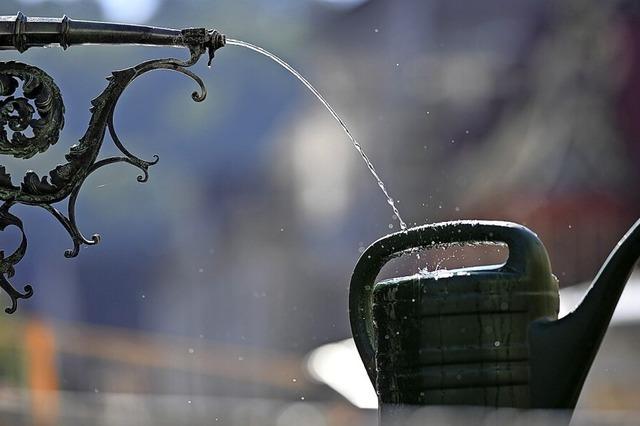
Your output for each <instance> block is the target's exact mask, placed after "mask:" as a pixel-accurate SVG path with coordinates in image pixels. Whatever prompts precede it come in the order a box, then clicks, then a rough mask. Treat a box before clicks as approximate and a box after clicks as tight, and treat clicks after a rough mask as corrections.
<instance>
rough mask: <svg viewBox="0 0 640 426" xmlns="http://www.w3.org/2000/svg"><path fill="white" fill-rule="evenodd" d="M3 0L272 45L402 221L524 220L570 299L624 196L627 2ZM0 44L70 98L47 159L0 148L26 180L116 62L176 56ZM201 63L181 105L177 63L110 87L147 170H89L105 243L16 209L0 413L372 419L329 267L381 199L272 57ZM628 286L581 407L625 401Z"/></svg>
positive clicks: (89, 420)
mask: <svg viewBox="0 0 640 426" xmlns="http://www.w3.org/2000/svg"><path fill="white" fill-rule="evenodd" d="M19 10H20V11H22V12H23V13H25V14H26V15H28V16H48V17H61V16H62V15H63V14H66V15H68V16H70V17H72V18H74V19H91V20H108V21H119V22H130V23H138V24H148V25H156V26H166V27H172V28H185V27H200V26H201V27H207V28H216V29H218V30H220V31H222V32H224V33H225V34H227V35H228V36H230V37H233V38H237V39H241V40H246V41H248V42H251V43H254V44H258V45H260V46H262V47H264V48H266V49H269V50H271V51H273V52H275V53H276V54H278V55H279V56H281V57H283V58H284V59H286V60H287V61H289V62H290V63H291V64H292V65H293V66H294V67H296V68H297V69H298V70H300V71H301V72H302V73H303V74H304V75H305V76H306V77H307V78H308V79H309V80H310V81H311V82H312V83H313V84H315V85H316V87H317V88H318V89H319V90H320V92H322V93H323V94H324V95H325V96H326V98H327V99H328V101H329V102H330V103H332V105H333V106H334V107H335V109H336V110H337V111H338V113H339V114H341V116H342V117H343V119H344V120H345V121H346V123H347V124H348V125H349V126H350V128H351V130H352V131H353V133H354V135H355V136H356V138H358V140H359V141H360V142H361V144H362V146H363V147H364V149H365V150H366V152H367V153H368V155H369V157H370V158H371V160H372V161H373V163H374V165H375V166H376V168H377V171H378V173H379V174H380V176H381V178H382V179H383V180H384V182H385V184H386V186H387V188H388V189H389V191H390V193H391V195H392V196H393V197H394V198H395V199H396V200H397V205H398V207H399V210H400V213H401V216H402V217H403V219H405V221H407V222H408V223H409V224H410V225H413V224H424V223H429V222H435V221H442V220H452V219H460V218H469V219H471V218H473V219H500V220H511V221H515V222H519V223H523V224H525V225H526V226H528V227H530V228H531V229H532V230H534V231H535V232H537V233H538V235H539V236H540V238H541V239H542V241H543V242H544V243H545V245H546V247H547V249H548V251H549V253H550V257H551V261H552V265H553V270H554V273H555V274H556V275H557V276H558V278H559V280H560V284H561V286H562V287H569V286H576V285H577V286H578V287H573V288H571V289H567V290H566V291H565V290H563V291H564V293H563V310H564V312H566V311H567V310H569V309H571V307H572V306H573V305H575V303H577V302H578V301H579V300H580V297H581V291H582V290H583V289H586V286H585V283H587V282H589V281H590V280H591V279H592V278H593V277H594V275H595V274H596V272H597V270H598V269H599V267H600V265H601V264H602V263H603V262H604V260H605V258H606V256H607V254H608V253H609V251H610V250H611V249H612V248H613V246H614V245H615V243H616V241H617V240H618V239H619V238H620V237H621V236H622V235H623V234H624V232H625V231H626V229H628V228H629V226H631V224H632V223H633V222H634V221H635V220H636V219H638V217H640V190H639V185H638V181H639V179H640V167H639V164H640V143H639V142H638V140H639V138H640V3H638V2H637V1H632V0H616V1H606V2H603V1H583V0H569V1H563V2H552V1H539V0H519V1H513V0H483V1H479V2H462V1H450V0H368V1H367V0H268V1H267V0H224V1H223V0H219V1H207V0H188V1H187V0H182V1H178V0H89V1H85V0H82V1H80V0H64V1H63V0H58V1H51V0H49V1H47V0H44V1H43V0H21V1H16V0H3V1H2V3H1V6H0V14H2V15H14V14H15V13H17V12H18V11H19ZM2 54H3V60H20V61H24V62H27V63H29V64H32V65H35V66H38V67H41V68H42V69H44V70H45V71H46V72H47V73H49V74H50V75H51V76H52V77H53V78H54V79H55V80H56V82H57V83H58V85H59V86H60V88H61V90H62V94H63V96H64V99H65V105H66V111H67V112H66V115H65V121H66V124H65V129H64V132H63V137H62V138H61V140H60V142H59V143H58V144H57V145H56V146H54V147H53V148H52V149H50V150H49V151H47V153H46V154H43V155H40V156H37V157H35V158H34V159H31V160H27V161H21V162H19V161H9V160H8V159H7V160H6V161H5V159H4V158H3V159H2V163H3V164H7V166H8V168H9V169H10V170H11V171H12V173H13V174H15V175H20V174H22V173H24V171H25V170H27V169H34V170H36V171H39V172H40V173H41V174H42V172H46V171H48V170H49V169H51V168H52V166H54V165H55V164H57V163H59V162H62V159H63V155H64V153H65V152H66V151H67V149H68V147H69V146H70V145H72V144H73V143H75V142H76V141H77V139H78V138H80V137H81V135H82V134H83V133H84V131H85V129H86V126H87V123H88V119H89V111H88V108H89V105H90V103H89V102H90V100H91V99H92V98H93V97H95V96H97V95H98V94H99V93H100V92H101V90H103V88H104V87H105V86H106V81H105V80H104V77H105V76H107V75H108V74H109V73H110V72H111V71H112V70H115V69H120V68H125V67H128V66H132V65H135V64H137V63H139V62H141V61H143V60H145V59H150V58H159V57H167V56H178V57H185V56H186V55H187V52H185V51H182V50H179V49H163V48H149V47H124V46H120V47H104V46H89V47H86V46H75V47H72V48H69V49H68V50H66V51H63V50H62V49H58V48H55V49H31V50H29V51H27V52H26V53H24V54H18V53H16V52H3V53H2ZM194 71H195V72H196V73H198V74H199V75H200V76H202V77H203V79H204V80H205V83H206V84H207V87H208V91H209V96H208V98H207V100H206V101H205V102H203V103H195V102H193V101H192V100H191V97H190V94H191V92H192V90H193V89H194V87H193V82H191V81H190V80H188V79H186V78H184V77H183V76H181V75H179V74H175V73H169V72H156V73H151V74H149V75H147V76H145V77H142V78H141V79H139V80H137V81H136V82H135V83H134V84H133V85H132V86H131V87H130V88H129V89H127V91H126V92H125V95H124V96H123V98H122V99H121V101H120V103H119V106H118V109H117V111H116V115H115V121H116V127H117V128H118V131H119V135H120V137H121V139H122V140H123V142H124V143H125V145H126V146H127V147H128V148H129V149H130V150H131V151H133V152H134V153H136V154H139V155H140V156H141V157H142V158H151V157H152V155H153V154H158V155H159V156H160V162H159V163H158V165H156V166H154V167H152V169H151V177H150V181H149V182H148V183H146V184H143V185H141V184H138V183H137V182H136V179H135V178H136V176H137V174H138V171H137V170H135V169H133V168H131V167H129V166H120V165H114V166H112V167H110V168H104V169H102V171H101V172H99V173H96V174H95V175H93V176H92V177H91V178H90V179H89V180H88V181H87V183H86V185H85V186H84V189H83V191H82V192H81V194H80V199H79V202H78V213H77V216H78V221H79V225H80V227H81V228H82V230H83V231H84V232H85V233H86V234H88V235H91V234H92V233H94V232H99V233H100V234H101V235H102V242H101V243H100V244H99V245H97V246H94V247H88V248H84V249H83V250H82V252H81V253H80V255H79V257H77V258H75V259H71V260H69V259H65V258H64V256H63V252H64V250H65V249H66V248H68V247H69V246H70V244H71V242H70V241H69V238H68V236H67V235H66V234H65V231H64V229H62V227H61V226H59V224H58V223H57V222H55V221H54V220H52V218H51V217H50V216H47V213H46V212H44V211H43V210H38V209H34V208H29V207H20V206H18V207H16V208H15V211H16V212H17V214H19V215H20V216H21V217H23V218H24V221H25V227H26V232H27V235H28V237H29V251H28V254H27V257H26V258H25V260H24V261H23V262H22V263H21V264H19V265H18V270H17V274H16V277H15V278H14V279H13V280H12V281H13V282H15V283H16V284H17V285H18V286H20V287H21V286H22V283H26V282H29V283H32V284H33V286H34V290H35V295H34V296H33V298H32V299H30V300H28V301H24V302H23V303H21V304H20V307H19V310H18V313H17V314H15V315H13V316H8V315H4V314H3V315H2V316H1V321H0V422H1V424H6V425H20V424H25V425H26V424H36V425H75V424H77V425H86V424H97V425H124V424H132V425H133V424H135V425H147V424H149V425H165V424H166V425H183V424H184V425H212V424H224V425H239V426H240V425H242V426H244V425H277V426H287V425H310V426H315V425H319V426H320V425H369V424H373V423H374V422H375V419H376V412H375V410H372V409H371V408H373V407H375V404H376V401H375V395H374V393H373V388H372V387H371V385H370V383H369V382H368V380H367V378H366V375H365V373H364V369H363V367H362V366H361V364H360V363H359V360H358V358H357V355H356V353H355V351H354V347H353V343H352V341H350V340H345V339H348V338H350V337H351V333H350V329H349V324H348V315H347V299H348V283H349V279H350V274H351V271H352V268H353V267H354V265H355V263H356V261H357V259H358V256H359V254H360V253H361V252H362V251H363V250H364V248H365V247H366V246H368V245H369V244H370V243H371V242H373V241H374V240H376V239H377V238H379V237H381V236H383V235H385V234H387V233H389V232H391V231H395V230H398V229H399V228H398V227H399V222H398V220H397V218H396V217H394V216H393V213H392V211H391V209H390V208H389V206H388V205H387V203H386V200H385V198H384V196H383V195H382V193H381V192H380V190H379V188H378V186H377V185H376V183H375V181H374V179H373V178H372V176H371V175H370V174H369V172H368V170H367V167H366V166H365V165H364V164H363V163H362V161H361V159H360V157H359V155H358V154H357V152H356V151H355V150H354V149H353V147H352V146H351V144H350V142H349V140H348V139H347V138H346V136H345V134H344V133H342V131H341V129H340V128H339V127H338V126H337V124H336V122H335V121H334V120H333V119H332V118H331V116H330V115H329V114H328V113H327V111H326V110H324V109H323V107H322V106H321V104H320V103H319V102H318V101H317V100H316V99H314V98H313V97H312V96H310V94H309V92H308V91H306V90H305V88H304V87H303V86H302V85H301V84H300V83H299V82H298V81H296V80H295V79H294V78H293V77H292V76H291V75H288V74H287V73H286V72H285V70H283V69H282V68H280V67H278V66H277V65H276V64H275V63H273V62H271V61H269V60H268V59H267V58H265V57H262V56H259V55H257V54H255V53H253V52H251V51H249V50H246V49H241V48H239V47H233V46H228V47H226V48H224V49H222V50H221V51H219V52H218V53H217V54H216V58H215V60H214V63H213V67H212V68H211V69H208V68H207V67H206V64H204V61H203V63H200V64H198V65H197V66H196V67H194ZM113 150H114V148H113V147H112V144H111V143H110V142H109V141H106V142H105V152H107V153H108V152H115V151H113ZM1 237H2V238H3V239H5V240H8V239H7V236H5V235H3V236H1ZM14 237H15V235H14ZM9 239H10V238H9ZM3 241H4V240H3ZM10 243H11V242H10ZM11 247H12V246H11ZM425 259H427V260H425ZM440 260H442V259H440ZM444 260H445V262H444V263H442V262H439V261H438V262H436V261H435V260H434V259H432V258H431V259H430V258H429V257H428V256H427V257H423V259H422V260H417V259H415V258H411V261H409V262H405V263H404V264H398V265H397V267H395V268H394V267H391V268H387V269H388V270H385V275H386V276H397V275H402V274H405V273H413V272H415V270H416V269H417V268H422V267H425V266H429V267H430V268H433V267H434V266H433V265H434V264H439V265H440V267H451V266H456V265H457V266H460V265H465V261H466V259H465V258H464V257H463V256H457V258H456V259H444ZM427 261H429V262H432V264H429V265H428V264H426V263H425V262H427ZM628 293H629V294H627V296H625V298H624V299H623V301H622V305H621V308H620V309H619V311H618V313H617V314H616V318H615V319H614V322H613V324H612V327H611V329H610V331H609V333H608V335H607V337H606V339H605V341H604V344H603V348H602V350H601V352H600V355H599V356H598V358H597V359H596V362H595V364H594V367H593V369H592V374H591V375H590V377H589V379H588V381H587V385H586V387H585V390H584V392H583V395H582V398H581V400H580V409H581V410H583V411H584V412H600V411H603V410H604V411H603V412H605V413H606V412H615V413H620V412H626V411H630V410H631V411H633V410H637V406H638V401H640V386H639V385H638V383H640V369H639V368H637V367H638V359H639V357H638V355H640V344H639V342H640V340H639V339H638V337H639V335H640V334H639V333H640V329H639V327H638V326H639V324H640V323H639V321H640V303H638V297H636V296H633V295H634V294H637V293H640V282H638V280H637V279H634V280H633V281H632V283H631V284H630V288H629V291H628ZM3 303H8V301H6V300H5V301H4V302H3ZM607 410H608V411H607ZM301 419H303V420H301ZM434 424H435V423H434Z"/></svg>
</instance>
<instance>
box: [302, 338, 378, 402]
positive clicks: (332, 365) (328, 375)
mask: <svg viewBox="0 0 640 426" xmlns="http://www.w3.org/2000/svg"><path fill="white" fill-rule="evenodd" d="M307 368H308V370H309V373H310V374H311V377H313V378H314V379H315V380H317V381H319V382H322V383H325V384H327V385H328V386H329V387H331V388H332V389H333V390H335V391H336V392H338V393H339V394H340V395H342V396H344V397H345V398H346V399H347V400H348V401H349V402H351V403H352V404H353V405H355V406H356V407H358V408H378V397H377V396H376V393H375V391H374V390H373V386H372V385H371V382H370V381H369V376H367V371H366V370H365V369H364V365H363V364H362V361H361V360H360V355H358V350H357V349H356V344H355V343H354V341H353V339H346V340H341V341H339V342H336V343H330V344H328V345H323V346H320V347H319V348H317V349H315V350H314V351H313V352H311V354H310V355H309V358H308V360H307Z"/></svg>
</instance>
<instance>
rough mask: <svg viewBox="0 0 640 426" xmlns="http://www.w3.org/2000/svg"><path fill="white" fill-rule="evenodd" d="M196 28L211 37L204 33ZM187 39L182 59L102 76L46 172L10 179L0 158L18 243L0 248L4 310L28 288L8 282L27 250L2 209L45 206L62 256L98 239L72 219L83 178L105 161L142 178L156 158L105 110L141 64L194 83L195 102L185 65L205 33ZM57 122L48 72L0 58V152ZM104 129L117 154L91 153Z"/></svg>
mask: <svg viewBox="0 0 640 426" xmlns="http://www.w3.org/2000/svg"><path fill="white" fill-rule="evenodd" d="M187 31H188V30H187ZM185 34H186V33H185ZM198 34H203V35H204V36H206V37H210V36H211V34H206V33H204V32H199V33H198ZM185 39H187V37H186V35H185ZM188 40H190V41H191V43H192V44H189V45H188V47H189V50H190V52H191V57H190V58H189V59H188V60H185V61H183V60H179V59H172V58H169V59H157V60H150V61H146V62H142V63H140V64H138V65H136V66H134V67H131V68H126V69H123V70H119V71H114V72H112V73H111V75H110V76H109V77H107V80H108V81H109V83H108V85H107V87H106V88H105V89H104V90H103V91H102V93H101V94H100V95H99V96H98V97H96V98H95V99H93V100H92V101H91V108H90V112H91V119H90V121H89V125H88V128H87V130H86V132H85V134H84V136H82V138H80V140H79V142H78V143H77V144H75V145H72V146H71V147H70V149H69V152H68V153H67V154H66V155H65V160H66V162H65V163H63V164H60V165H58V166H56V167H55V168H54V169H53V170H51V171H50V172H49V173H48V175H46V176H39V175H38V174H36V173H35V172H33V171H29V172H27V173H26V174H25V175H24V176H23V177H22V179H21V181H20V182H19V183H17V181H15V182H14V180H13V178H12V176H11V175H10V174H9V173H8V172H7V171H6V168H5V167H4V166H2V165H0V200H2V201H3V202H4V203H3V204H2V205H0V231H4V230H5V229H6V228H7V227H10V226H15V227H17V228H18V229H19V231H20V232H21V235H22V239H21V242H20V245H19V246H18V248H17V249H16V250H15V251H14V252H12V253H11V254H10V255H8V256H7V255H5V253H4V251H0V287H1V288H2V290H4V291H5V292H6V293H7V294H8V295H9V297H10V298H11V306H10V307H8V308H6V309H5V311H6V312H7V313H13V312H15V311H16V308H17V301H18V299H27V298H29V297H31V295H32V294H33V289H32V288H31V286H30V285H26V286H24V289H23V291H22V292H20V291H18V290H16V288H15V287H14V286H13V285H12V284H11V282H10V281H9V279H10V278H11V277H13V275H14V273H15V268H14V266H15V265H16V264H17V263H18V262H19V261H20V260H21V259H22V258H23V256H24V254H25V252H26V249H27V239H26V235H25V232H24V228H23V223H22V221H21V220H20V219H19V218H18V217H17V216H15V215H13V214H12V213H10V211H9V210H10V208H11V207H12V206H13V205H15V204H18V203H20V204H26V205H32V206H38V207H42V208H43V209H45V210H47V211H48V212H49V213H51V214H52V215H53V217H55V218H56V219H57V220H58V221H59V222H60V223H61V224H62V226H63V227H64V228H65V229H66V230H67V232H68V233H69V236H70V237H71V241H72V244H73V247H72V248H70V249H68V250H66V251H65V253H64V254H65V256H66V257H75V256H77V255H78V253H79V252H80V247H81V246H82V245H93V244H97V243H98V242H99V241H100V237H99V235H98V234H94V235H92V236H91V237H90V238H87V237H85V236H84V235H83V234H82V232H81V231H80V230H79V229H78V225H77V223H76V213H75V206H76V200H77V198H78V194H79V192H80V189H81V188H82V185H83V183H84V182H85V180H86V179H87V177H88V176H89V175H91V174H92V173H93V172H95V171H96V170H98V169H100V168H102V167H105V166H107V165H109V164H114V163H128V164H131V165H133V166H135V167H137V168H138V169H140V171H141V174H140V175H139V176H138V178H137V180H138V182H146V181H147V179H148V177H149V171H148V169H149V167H150V166H152V165H154V164H156V163H157V162H158V156H154V158H153V159H152V160H144V159H142V158H139V157H138V156H136V155H135V154H132V153H131V152H130V151H129V150H128V149H127V148H125V146H124V145H123V143H122V141H121V140H120V138H119V137H118V135H117V133H116V130H115V127H114V123H113V115H114V110H115V107H116V104H117V102H118V100H119V98H120V96H121V95H122V93H123V92H124V90H125V89H126V88H127V86H128V85H129V84H130V83H131V82H132V81H133V80H135V79H136V78H138V77H140V76H141V75H143V74H145V73H147V72H149V71H153V70H159V69H167V70H173V71H177V72H179V73H182V74H184V75H186V76H188V77H189V78H191V79H192V80H194V81H195V82H196V83H197V84H198V91H194V92H193V93H192V94H191V97H192V98H193V100H194V101H196V102H201V101H203V100H204V99H205V97H206V95H207V92H206V88H205V86H204V83H203V81H202V79H201V78H200V77H198V76H197V75H195V74H194V73H193V72H191V71H190V70H189V69H188V68H189V67H190V66H192V65H194V64H195V63H196V62H197V61H198V59H199V58H200V57H201V56H202V54H203V53H205V52H207V50H209V54H210V56H212V52H211V49H210V46H208V45H207V42H209V40H208V39H207V40H205V39H202V40H200V39H199V38H198V37H192V39H188ZM222 43H224V40H222ZM63 126H64V104H63V101H62V96H61V94H60V89H59V88H58V86H57V85H56V84H55V82H54V81H53V79H52V78H51V77H50V76H49V75H48V74H47V73H45V72H44V71H43V70H41V69H39V68H37V67H34V66H31V65H27V64H23V63H20V62H0V154H4V155H11V156H13V157H17V158H25V159H26V158H30V157H32V156H34V155H36V154H38V153H41V152H43V151H45V150H47V148H49V147H50V146H51V145H53V144H55V143H56V142H57V141H58V139H59V136H60V131H61V130H62V127H63ZM107 132H108V133H109V135H110V136H111V139H112V140H113V143H114V144H115V146H116V147H117V148H118V150H119V151H120V153H121V155H119V156H114V157H106V158H101V159H98V154H99V152H100V148H101V146H102V143H103V140H104V137H105V134H106V133H107ZM64 200H66V204H67V205H66V212H62V211H60V210H58V209H57V208H56V207H54V206H53V204H55V203H59V202H61V201H64Z"/></svg>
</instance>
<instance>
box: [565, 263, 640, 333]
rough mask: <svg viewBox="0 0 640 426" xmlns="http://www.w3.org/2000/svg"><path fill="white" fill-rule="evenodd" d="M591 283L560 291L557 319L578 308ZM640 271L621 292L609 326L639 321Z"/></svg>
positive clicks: (634, 274)
mask: <svg viewBox="0 0 640 426" xmlns="http://www.w3.org/2000/svg"><path fill="white" fill-rule="evenodd" d="M589 287H591V283H590V282H589V283H583V284H577V285H574V286H571V287H567V288H563V289H561V290H560V313H559V314H558V317H559V318H562V317H563V316H565V315H567V314H568V313H569V312H571V311H573V310H574V309H575V308H577V307H578V305H579V304H580V302H582V299H583V298H584V296H585V294H587V290H588V289H589ZM638 300H640V270H637V269H636V270H635V271H634V273H633V274H632V275H631V278H629V282H627V286H626V287H625V289H624V291H623V292H622V297H620V301H619V302H618V306H617V307H616V311H615V313H614V314H613V317H612V318H611V323H610V324H611V325H616V324H628V323H635V322H639V321H640V303H638Z"/></svg>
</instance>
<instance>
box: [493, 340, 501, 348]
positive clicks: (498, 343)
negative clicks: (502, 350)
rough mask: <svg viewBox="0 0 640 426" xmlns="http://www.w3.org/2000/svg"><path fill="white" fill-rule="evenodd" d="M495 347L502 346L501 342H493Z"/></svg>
mask: <svg viewBox="0 0 640 426" xmlns="http://www.w3.org/2000/svg"><path fill="white" fill-rule="evenodd" d="M493 346H495V347H496V348H497V347H498V346H500V341H499V340H496V341H495V342H493Z"/></svg>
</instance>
